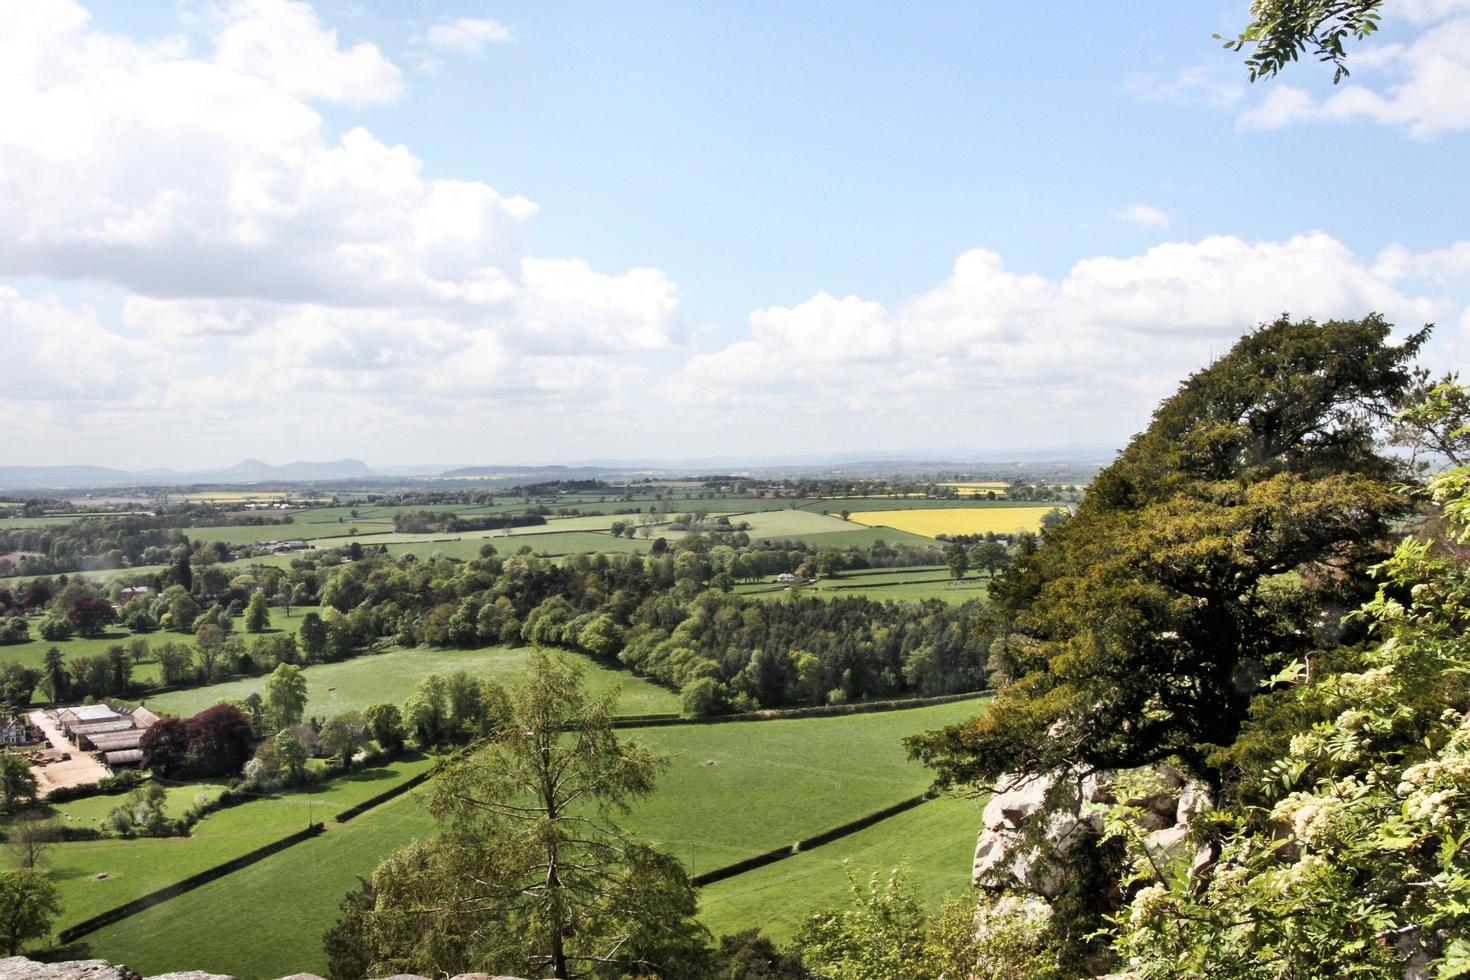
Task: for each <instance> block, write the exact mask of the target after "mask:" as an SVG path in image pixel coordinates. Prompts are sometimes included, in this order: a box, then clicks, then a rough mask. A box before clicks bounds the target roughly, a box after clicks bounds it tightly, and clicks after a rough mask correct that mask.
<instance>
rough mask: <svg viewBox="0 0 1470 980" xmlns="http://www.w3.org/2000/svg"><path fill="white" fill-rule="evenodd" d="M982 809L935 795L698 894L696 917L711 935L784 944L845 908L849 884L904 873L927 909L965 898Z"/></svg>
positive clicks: (977, 804) (976, 803)
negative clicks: (811, 920)
mask: <svg viewBox="0 0 1470 980" xmlns="http://www.w3.org/2000/svg"><path fill="white" fill-rule="evenodd" d="M980 808H981V804H980V803H978V802H977V801H975V800H968V799H958V798H955V797H939V798H937V799H933V800H930V801H928V802H926V803H922V804H920V805H919V806H917V807H915V808H914V809H912V810H906V811H904V812H903V813H900V814H897V815H896V816H892V817H889V818H888V819H887V820H883V821H881V822H879V823H876V824H874V825H873V826H871V827H868V828H866V829H864V830H860V831H858V832H857V833H855V834H852V835H851V836H849V837H843V838H841V839H839V840H835V841H833V842H831V843H830V844H823V845H822V846H821V847H817V848H813V849H811V850H807V851H802V852H801V853H799V854H795V855H792V856H791V857H789V858H787V859H786V860H784V861H778V862H776V863H775V864H770V865H767V866H765V867H764V868H757V869H756V870H754V871H748V872H746V873H745V874H743V875H737V876H735V877H734V878H726V879H725V880H724V881H717V882H714V883H713V884H709V885H706V886H705V887H704V888H702V889H700V893H699V909H700V918H701V919H702V920H703V921H704V924H705V925H707V926H708V927H709V929H710V931H711V932H713V933H714V934H715V935H716V936H718V935H721V934H723V933H728V932H737V931H739V930H741V929H748V928H749V927H750V926H751V925H760V926H761V928H763V929H764V930H765V931H766V933H767V934H768V935H770V936H771V937H773V938H774V939H776V940H778V941H781V942H785V941H788V940H789V939H790V938H791V935H792V933H794V932H795V931H796V929H797V927H798V926H800V924H801V922H802V920H803V919H805V918H806V916H807V915H808V914H809V913H811V912H813V911H816V910H817V909H821V908H831V907H839V906H845V905H847V904H848V903H849V901H850V899H851V891H850V888H851V885H850V882H851V881H854V880H855V881H857V882H858V883H859V884H860V885H865V884H866V883H867V879H868V876H869V875H871V874H873V873H874V872H878V873H880V874H883V875H885V877H886V875H887V873H888V872H889V871H890V870H891V869H893V868H897V867H902V868H903V869H904V870H905V871H906V873H907V878H908V882H909V884H910V885H912V886H913V889H914V891H915V893H916V894H917V895H918V896H919V897H920V898H921V899H923V900H924V901H925V902H926V903H927V904H928V905H929V907H930V908H937V907H938V906H939V903H940V902H941V901H942V900H943V899H944V898H945V896H947V895H964V894H966V893H967V892H968V891H969V886H970V862H971V859H972V858H973V856H974V851H975V835H976V833H977V831H978V829H979V827H980Z"/></svg>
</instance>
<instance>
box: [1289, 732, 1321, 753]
mask: <svg viewBox="0 0 1470 980" xmlns="http://www.w3.org/2000/svg"><path fill="white" fill-rule="evenodd" d="M1290 752H1291V754H1292V755H1293V756H1295V757H1296V758H1298V759H1308V758H1312V757H1314V756H1317V755H1319V754H1321V752H1322V739H1321V738H1320V737H1318V736H1317V735H1316V734H1315V733H1313V732H1298V733H1297V734H1295V735H1293V736H1292V737H1291V748H1290Z"/></svg>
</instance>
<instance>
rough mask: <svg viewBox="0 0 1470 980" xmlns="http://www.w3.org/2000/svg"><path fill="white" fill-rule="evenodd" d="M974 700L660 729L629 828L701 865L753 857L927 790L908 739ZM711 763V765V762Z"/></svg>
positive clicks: (951, 718) (648, 733)
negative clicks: (648, 788)
mask: <svg viewBox="0 0 1470 980" xmlns="http://www.w3.org/2000/svg"><path fill="white" fill-rule="evenodd" d="M975 710H976V702H973V701H965V702H959V703H956V704H945V705H938V706H935V707H929V708H915V709H912V710H908V711H891V712H883V713H876V714H868V715H849V716H846V717H839V718H804V719H797V720H784V721H767V722H750V723H738V724H736V723H732V724H724V725H706V726H693V725H691V726H686V727H679V728H662V729H658V728H654V729H645V730H642V731H640V732H638V733H637V734H638V738H639V739H640V740H641V741H643V742H645V743H646V744H648V745H649V746H650V747H652V748H653V749H655V750H657V751H659V752H661V753H664V754H665V755H667V756H668V757H669V760H670V766H669V770H668V771H667V772H666V773H665V774H664V775H663V776H662V777H661V778H660V780H659V788H658V792H657V793H656V794H655V795H654V796H653V797H651V798H650V799H648V800H646V801H644V802H643V803H641V804H639V805H638V806H637V807H636V808H635V809H634V811H633V813H632V814H631V815H630V817H629V818H628V820H627V821H626V823H627V825H628V827H629V829H631V830H633V831H635V832H636V833H638V834H639V835H640V836H643V837H646V838H649V839H651V840H654V841H657V842H658V843H659V844H660V845H662V846H663V847H665V848H666V849H667V850H669V851H670V852H672V853H674V854H675V855H677V856H678V857H679V858H680V859H681V860H683V861H684V862H686V864H687V863H688V861H689V842H690V841H691V840H693V841H694V842H695V856H694V863H695V870H696V871H699V870H701V869H703V870H709V869H710V868H713V867H715V866H717V865H722V864H728V863H730V862H731V861H736V860H739V859H740V858H744V857H748V856H750V855H751V854H754V853H757V852H759V851H764V850H767V849H768V848H772V847H779V846H781V845H783V844H789V843H791V842H793V841H796V840H799V839H800V838H802V837H805V836H808V835H810V834H813V833H816V832H817V831H819V830H824V829H826V828H827V827H831V826H835V825H836V824H839V823H842V822H844V821H846V820H851V819H853V818H854V817H858V816H861V815H863V814H864V813H868V812H870V811H872V810H876V809H878V808H880V807H884V806H887V805H889V804H891V803H896V802H898V801H899V800H901V799H904V798H905V797H909V796H913V795H914V794H915V793H920V792H923V790H924V789H925V787H927V786H928V785H929V782H930V774H929V773H928V772H927V771H926V770H925V769H923V768H922V767H921V766H919V765H917V764H915V763H912V762H910V761H909V760H908V758H907V756H906V754H905V752H904V748H903V744H902V741H901V740H902V738H903V737H904V736H905V735H912V734H915V733H917V732H920V731H924V730H925V729H929V728H936V727H939V726H941V725H946V724H949V723H951V722H957V721H960V720H962V719H965V718H969V717H971V716H972V715H974V714H975ZM710 763H713V765H710Z"/></svg>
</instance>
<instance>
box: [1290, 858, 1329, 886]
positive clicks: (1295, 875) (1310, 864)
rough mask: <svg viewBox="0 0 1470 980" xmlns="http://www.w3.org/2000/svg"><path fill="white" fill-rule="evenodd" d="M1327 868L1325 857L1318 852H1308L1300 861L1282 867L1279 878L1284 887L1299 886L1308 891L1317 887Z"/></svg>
mask: <svg viewBox="0 0 1470 980" xmlns="http://www.w3.org/2000/svg"><path fill="white" fill-rule="evenodd" d="M1329 870H1330V868H1329V866H1328V864H1327V859H1326V858H1324V857H1323V856H1322V855H1320V854H1308V855H1306V856H1305V857H1303V858H1302V859H1301V860H1300V861H1298V862H1296V863H1295V864H1293V865H1290V866H1289V867H1287V868H1285V869H1283V871H1282V873H1281V876H1280V880H1281V884H1282V886H1283V888H1285V889H1292V888H1297V887H1300V888H1302V889H1303V890H1304V891H1310V890H1312V889H1313V888H1315V887H1317V885H1318V884H1319V883H1320V881H1321V879H1322V877H1323V876H1324V875H1326V874H1327V873H1328V871H1329Z"/></svg>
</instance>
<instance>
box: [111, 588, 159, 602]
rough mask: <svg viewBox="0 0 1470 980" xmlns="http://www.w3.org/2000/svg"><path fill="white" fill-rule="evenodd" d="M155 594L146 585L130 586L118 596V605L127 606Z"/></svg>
mask: <svg viewBox="0 0 1470 980" xmlns="http://www.w3.org/2000/svg"><path fill="white" fill-rule="evenodd" d="M152 594H153V590H152V589H150V588H149V587H148V586H146V585H130V586H128V587H127V588H125V589H123V590H121V591H120V592H118V594H117V604H118V605H119V606H126V605H127V604H128V603H130V602H132V601H133V600H134V599H146V598H148V597H149V596H151V595H152Z"/></svg>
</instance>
